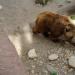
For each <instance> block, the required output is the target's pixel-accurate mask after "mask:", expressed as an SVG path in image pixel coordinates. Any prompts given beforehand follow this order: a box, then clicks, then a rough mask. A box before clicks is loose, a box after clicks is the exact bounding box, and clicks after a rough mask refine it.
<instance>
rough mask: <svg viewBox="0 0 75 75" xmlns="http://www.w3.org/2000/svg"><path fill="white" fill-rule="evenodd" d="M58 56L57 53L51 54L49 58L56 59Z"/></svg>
mask: <svg viewBox="0 0 75 75" xmlns="http://www.w3.org/2000/svg"><path fill="white" fill-rule="evenodd" d="M57 58H58V55H57V54H51V55H49V57H48V59H49V60H56V59H57Z"/></svg>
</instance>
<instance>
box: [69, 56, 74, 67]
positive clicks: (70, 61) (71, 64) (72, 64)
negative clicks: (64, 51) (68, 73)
mask: <svg viewBox="0 0 75 75" xmlns="http://www.w3.org/2000/svg"><path fill="white" fill-rule="evenodd" d="M69 65H70V66H71V67H73V68H75V56H71V57H70V58H69Z"/></svg>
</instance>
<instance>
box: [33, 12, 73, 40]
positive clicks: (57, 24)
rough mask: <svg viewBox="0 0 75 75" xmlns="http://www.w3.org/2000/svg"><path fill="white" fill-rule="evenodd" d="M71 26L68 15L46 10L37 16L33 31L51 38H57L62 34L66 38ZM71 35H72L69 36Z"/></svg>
mask: <svg viewBox="0 0 75 75" xmlns="http://www.w3.org/2000/svg"><path fill="white" fill-rule="evenodd" d="M71 26H72V24H70V22H69V20H68V17H66V16H62V15H59V14H55V13H52V12H48V11H46V12H42V13H40V14H39V15H38V16H37V19H36V21H35V26H34V27H33V33H36V34H37V33H42V34H44V35H45V36H49V37H51V39H52V40H55V39H58V38H59V37H60V36H62V35H65V36H66V38H68V36H67V35H66V34H67V32H69V31H70V29H71V28H72V27H71ZM71 37H72V35H71V36H70V37H69V38H71Z"/></svg>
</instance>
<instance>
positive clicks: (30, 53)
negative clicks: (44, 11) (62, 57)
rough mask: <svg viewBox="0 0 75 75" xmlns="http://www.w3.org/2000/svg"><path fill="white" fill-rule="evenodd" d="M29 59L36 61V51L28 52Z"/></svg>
mask: <svg viewBox="0 0 75 75" xmlns="http://www.w3.org/2000/svg"><path fill="white" fill-rule="evenodd" d="M28 57H29V58H31V59H34V58H36V57H37V54H36V51H35V49H30V50H29V52H28Z"/></svg>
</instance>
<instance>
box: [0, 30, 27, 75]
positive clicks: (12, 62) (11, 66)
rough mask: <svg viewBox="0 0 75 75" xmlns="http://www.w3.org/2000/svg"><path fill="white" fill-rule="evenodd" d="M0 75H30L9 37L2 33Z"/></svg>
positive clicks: (0, 33) (0, 34) (0, 39)
mask: <svg viewBox="0 0 75 75" xmlns="http://www.w3.org/2000/svg"><path fill="white" fill-rule="evenodd" d="M0 75H28V74H27V72H26V71H25V69H24V66H23V63H22V61H21V59H20V58H19V56H18V54H17V52H16V49H15V47H14V46H13V44H12V43H11V42H10V40H9V39H8V36H7V35H6V34H5V33H4V32H1V31H0Z"/></svg>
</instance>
